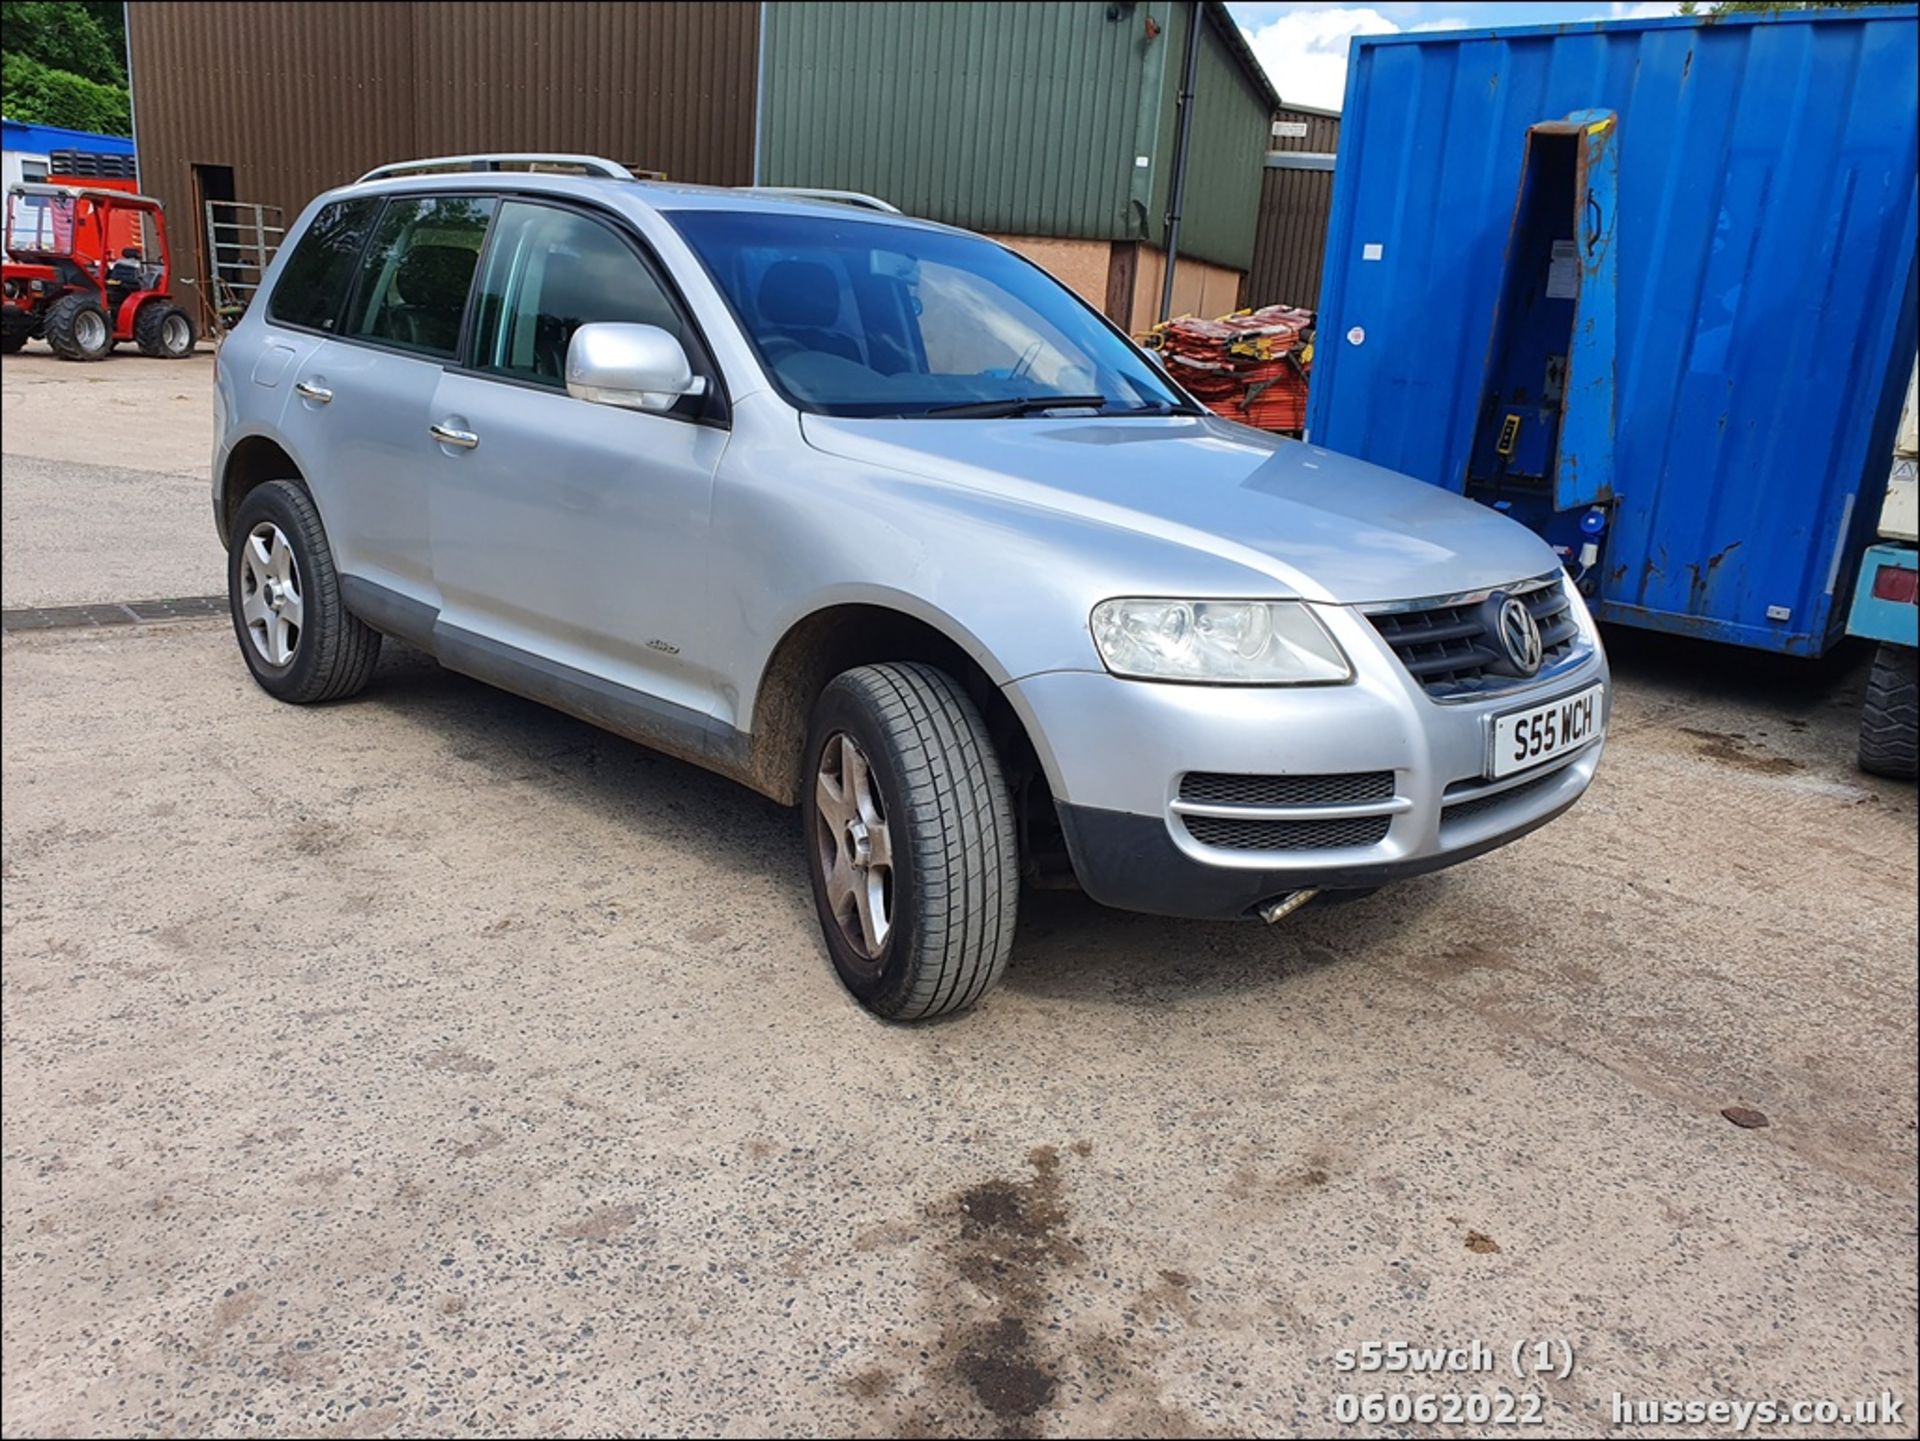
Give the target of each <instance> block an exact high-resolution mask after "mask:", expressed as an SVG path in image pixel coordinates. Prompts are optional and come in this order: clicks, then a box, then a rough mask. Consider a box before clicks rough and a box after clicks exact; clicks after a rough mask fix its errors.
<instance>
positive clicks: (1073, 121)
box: [759, 0, 1268, 269]
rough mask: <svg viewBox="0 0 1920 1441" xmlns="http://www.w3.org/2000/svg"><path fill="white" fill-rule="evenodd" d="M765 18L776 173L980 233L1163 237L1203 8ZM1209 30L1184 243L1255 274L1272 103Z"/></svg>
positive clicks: (940, 10) (943, 1)
mask: <svg viewBox="0 0 1920 1441" xmlns="http://www.w3.org/2000/svg"><path fill="white" fill-rule="evenodd" d="M1109 9H1114V10H1116V11H1117V12H1118V16H1119V18H1117V19H1112V20H1110V19H1108V18H1107V17H1108V12H1109ZM764 15H765V18H764V29H763V36H762V44H763V47H764V48H763V52H762V62H761V90H760V126H759V141H760V150H759V155H760V160H759V179H760V182H761V183H762V184H766V185H818V186H827V187H833V188H837V189H848V190H865V191H868V192H870V193H872V194H875V195H879V196H882V197H884V198H886V199H887V200H890V201H892V202H893V203H894V204H896V205H898V206H899V207H900V208H901V209H903V210H905V211H907V212H909V213H910V214H913V215H921V216H925V217H927V218H929V219H933V220H941V221H946V222H947V223H949V224H953V225H964V226H966V227H968V228H969V229H973V230H991V231H999V232H1001V233H1003V234H1016V235H1056V236H1067V237H1075V238H1086V239H1102V240H1133V239H1146V240H1152V241H1154V242H1156V243H1157V242H1158V241H1159V240H1160V239H1161V238H1162V236H1161V230H1162V228H1163V226H1162V222H1163V217H1164V215H1165V211H1166V174H1167V172H1168V171H1169V170H1170V169H1171V166H1172V158H1173V113H1174V96H1175V92H1176V91H1177V90H1178V88H1179V83H1180V69H1179V67H1180V61H1181V55H1182V53H1183V46H1184V45H1185V41H1186V6H1185V5H1184V4H1182V3H1175V0H1156V3H1148V4H1136V5H1124V6H1117V7H1110V6H1109V5H1108V4H1107V3H1105V0H1037V3H1029V4H1002V5H981V4H967V3H960V0H938V3H924V4H914V5H870V4H859V3H843V0H813V3H797V0H774V3H770V4H768V5H767V6H766V7H765V12H764ZM1149 18H1151V19H1152V20H1153V21H1154V23H1155V24H1156V25H1157V26H1158V27H1159V34H1158V36H1157V37H1156V38H1153V39H1149V38H1147V34H1146V31H1147V21H1148V19H1149ZM1202 29H1203V31H1204V32H1205V36H1206V48H1205V49H1204V50H1203V51H1202V52H1201V60H1200V69H1199V75H1198V82H1197V88H1198V89H1199V91H1200V94H1201V101H1200V105H1199V108H1198V110H1197V111H1196V112H1195V121H1194V135H1193V145H1192V150H1191V155H1190V161H1189V163H1190V165H1191V166H1192V169H1191V171H1190V172H1189V179H1188V185H1187V213H1186V217H1185V220H1184V222H1183V228H1182V231H1181V246H1180V248H1181V250H1182V251H1183V252H1184V253H1187V254H1191V255H1197V256H1199V257H1200V258H1201V259H1204V260H1211V261H1214V262H1216V263H1219V264H1223V265H1232V266H1237V267H1240V268H1242V269H1244V268H1245V267H1246V266H1247V264H1248V263H1249V261H1250V259H1251V257H1252V252H1253V222H1254V213H1255V210H1256V209H1257V207H1258V204H1259V196H1260V175H1261V155H1262V153H1263V151H1264V149H1265V145H1266V137H1267V119H1268V117H1267V114H1266V110H1265V101H1264V98H1263V97H1262V96H1261V95H1260V93H1259V92H1258V90H1257V89H1256V88H1255V86H1254V85H1253V84H1252V82H1251V81H1250V80H1249V79H1248V78H1247V77H1246V76H1245V75H1244V73H1243V72H1242V71H1241V70H1240V68H1239V66H1238V65H1237V64H1236V63H1235V61H1234V59H1233V57H1232V55H1231V54H1230V53H1229V51H1228V49H1227V46H1226V44H1225V42H1224V41H1223V40H1222V39H1221V37H1220V36H1219V35H1218V34H1216V33H1214V31H1213V25H1212V22H1211V21H1208V22H1205V23H1203V25H1202ZM1137 155H1147V156H1150V157H1151V158H1152V162H1153V163H1152V166H1151V168H1150V169H1149V170H1146V171H1141V170H1139V169H1138V168H1137V167H1136V166H1135V165H1134V157H1135V156H1137ZM1242 172H1243V173H1242ZM1149 192H1151V194H1150V193H1149Z"/></svg>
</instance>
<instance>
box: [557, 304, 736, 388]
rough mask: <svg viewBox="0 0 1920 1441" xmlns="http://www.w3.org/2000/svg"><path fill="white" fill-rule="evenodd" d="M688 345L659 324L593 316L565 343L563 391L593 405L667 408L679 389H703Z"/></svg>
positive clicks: (703, 379)
mask: <svg viewBox="0 0 1920 1441" xmlns="http://www.w3.org/2000/svg"><path fill="white" fill-rule="evenodd" d="M706 389H707V382H706V378H705V377H704V376H699V375H695V374H694V373H693V366H692V365H691V364H690V363H689V362H688V360H687V352H686V349H685V348H684V347H683V346H682V345H681V344H680V342H679V341H678V340H675V339H674V338H673V337H672V336H671V335H669V334H667V332H666V331H664V330H662V329H661V328H660V327H659V326H657V325H629V324H626V323H624V322H615V321H605V320H603V321H595V322H594V323H593V324H590V325H583V326H581V327H580V328H579V329H578V330H576V331H574V332H573V339H572V340H571V341H570V342H568V344H567V394H568V395H571V396H573V397H574V398H575V399H576V400H585V401H589V402H591V403H592V404H594V405H618V406H623V407H624V408H626V409H628V410H669V409H671V408H672V407H673V404H674V402H675V401H677V400H679V399H680V397H681V396H683V395H704V394H705V393H706Z"/></svg>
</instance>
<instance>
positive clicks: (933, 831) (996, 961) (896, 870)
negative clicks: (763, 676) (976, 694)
mask: <svg viewBox="0 0 1920 1441" xmlns="http://www.w3.org/2000/svg"><path fill="white" fill-rule="evenodd" d="M807 758H808V769H807V773H806V786H807V790H806V795H805V797H804V798H803V800H802V805H801V809H802V816H803V824H804V828H805V838H806V850H807V866H808V870H809V872H810V874H811V876H812V880H813V895H814V904H815V908H816V909H817V910H818V912H819V916H820V927H821V931H822V932H823V934H824V935H825V938H826V943H827V952H828V954H829V955H830V956H831V957H832V959H833V965H834V969H835V970H836V971H837V972H839V975H840V979H841V981H842V982H843V983H844V984H845V985H846V987H847V989H848V990H850V991H851V992H853V994H854V997H855V998H856V999H857V1000H859V1002H860V1004H861V1005H863V1006H865V1007H866V1008H867V1009H868V1010H870V1011H872V1012H874V1014H876V1015H879V1016H884V1017H885V1018H887V1019H888V1020H895V1021H917V1020H924V1019H926V1018H928V1017H930V1016H937V1015H942V1014H944V1013H946V1012H949V1011H957V1010H961V1009H963V1008H965V1007H967V1006H970V1005H972V1004H973V1003H974V1002H975V1001H977V1000H979V999H980V998H981V997H982V996H983V995H985V994H986V993H987V991H988V990H990V989H991V988H992V987H993V985H994V984H995V983H996V982H997V981H998V980H999V979H1000V977H1001V975H1002V974H1003V973H1004V971H1005V970H1006V965H1007V957H1008V956H1009V955H1010V954H1011V952H1012V950H1013V931H1014V923H1015V920H1016V917H1017V914H1018V906H1019V875H1020V866H1019V855H1018V849H1017V844H1016V841H1015V834H1014V822H1013V806H1012V802H1011V800H1010V798H1009V796H1008V792H1007V783H1006V779H1005V777H1004V776H1003V775H1002V773H1001V770H1000V760H999V757H998V755H996V754H995V752H994V748H993V743H992V741H991V740H990V739H989V738H988V735H987V729H986V724H985V722H984V721H982V719H981V717H980V712H979V711H978V710H977V709H976V708H975V706H974V704H973V702H972V701H971V700H970V699H968V697H967V694H966V692H965V691H964V690H962V689H961V688H960V686H959V684H958V683H957V682H955V681H954V679H953V678H952V677H951V676H949V675H947V674H946V673H945V672H944V671H940V670H936V669H934V668H933V667H932V666H928V665H921V664H918V663H889V664H885V665H871V666H861V667H859V668H858V669H855V670H850V671H847V672H845V673H843V674H841V675H839V676H837V677H835V679H834V680H833V682H832V683H831V684H829V685H828V686H827V688H826V690H825V691H824V692H823V693H822V694H821V697H820V700H819V703H818V704H817V705H816V706H815V707H814V715H813V726H812V729H811V731H810V733H809V737H808V741H807Z"/></svg>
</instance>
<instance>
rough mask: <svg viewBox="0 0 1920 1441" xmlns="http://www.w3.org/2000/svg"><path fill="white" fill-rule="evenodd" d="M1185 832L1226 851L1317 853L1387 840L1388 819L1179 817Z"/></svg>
mask: <svg viewBox="0 0 1920 1441" xmlns="http://www.w3.org/2000/svg"><path fill="white" fill-rule="evenodd" d="M1181 820H1182V821H1184V822H1185V824H1186V827H1187V833H1188V834H1189V835H1191V836H1192V837H1193V838H1194V839H1195V840H1196V841H1198V842H1200V844H1201V845H1203V846H1218V847H1219V848H1221V849H1222V850H1229V851H1318V850H1339V849H1344V848H1347V847H1352V846H1377V845H1379V844H1380V842H1381V841H1383V840H1385V839H1386V838H1387V827H1388V826H1389V825H1391V824H1392V817H1390V816H1351V817H1345V818H1342V819H1338V820H1325V821H1243V820H1229V819H1227V818H1226V817H1224V816H1182V817H1181Z"/></svg>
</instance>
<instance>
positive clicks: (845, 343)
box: [668, 210, 1188, 419]
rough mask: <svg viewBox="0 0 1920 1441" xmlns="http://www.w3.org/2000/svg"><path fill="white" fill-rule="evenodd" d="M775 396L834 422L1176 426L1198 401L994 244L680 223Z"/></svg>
mask: <svg viewBox="0 0 1920 1441" xmlns="http://www.w3.org/2000/svg"><path fill="white" fill-rule="evenodd" d="M668 218H669V219H670V220H671V221H672V222H673V224H674V225H675V226H676V227H677V228H678V229H679V231H680V233H681V234H682V235H683V236H684V237H685V238H686V240H687V243H688V244H689V245H691V246H692V247H693V249H694V251H695V252H696V253H697V254H698V255H699V257H700V259H701V262H702V263H703V264H704V265H705V266H706V268H707V271H708V273H709V274H710V275H712V277H713V279H714V281H715V283H716V284H717V285H718V286H719V287H720V289H721V291H722V292H723V293H724V294H725V296H726V299H727V303H728V304H729V306H731V308H732V310H733V313H734V315H735V317H736V318H737V319H738V320H739V323H740V327H741V329H742V330H743V331H744V332H745V333H746V336H747V338H748V340H749V341H750V342H751V343H752V345H753V347H754V349H755V350H756V351H757V352H758V353H759V356H760V359H761V361H762V363H763V364H764V365H765V366H766V368H767V370H768V372H769V374H770V375H771V376H772V377H773V379H774V381H775V383H776V384H777V385H778V386H779V387H780V389H781V390H782V391H783V392H784V393H785V394H786V396H787V398H788V399H789V400H791V401H792V402H793V403H794V404H795V405H797V406H799V407H800V408H802V409H804V410H811V411H815V412H818V413H821V414H826V415H847V416H925V417H933V418H948V417H950V418H956V419H957V418H963V417H966V416H984V415H995V414H1006V415H1011V414H1033V413H1044V410H1045V407H1046V406H1047V404H1048V403H1049V402H1050V401H1057V402H1058V403H1059V405H1060V406H1061V408H1065V407H1067V406H1069V405H1071V406H1072V407H1075V408H1087V409H1092V410H1097V411H1099V412H1100V413H1102V414H1108V415H1124V414H1142V415H1164V414H1167V413H1168V412H1170V411H1175V410H1186V409H1187V408H1188V405H1187V403H1186V402H1185V401H1184V400H1182V398H1181V397H1180V396H1179V395H1178V394H1177V393H1176V392H1175V391H1174V390H1173V389H1172V388H1171V387H1170V386H1169V385H1168V384H1167V382H1166V380H1165V379H1164V378H1163V377H1162V376H1160V374H1159V373H1158V371H1157V370H1156V369H1155V368H1154V366H1153V364H1152V362H1150V361H1148V360H1147V359H1146V358H1145V357H1144V356H1142V355H1141V354H1140V353H1139V352H1138V351H1136V350H1135V349H1134V348H1133V347H1132V346H1130V345H1128V344H1127V343H1126V341H1125V340H1123V339H1122V338H1121V337H1120V336H1119V335H1117V334H1116V333H1115V332H1114V331H1113V330H1112V329H1111V328H1109V327H1108V326H1107V325H1106V324H1105V323H1104V322H1103V321H1102V320H1101V319H1100V317H1099V316H1098V315H1096V314H1095V313H1094V312H1093V311H1092V310H1091V309H1089V308H1088V307H1087V306H1086V305H1085V304H1084V303H1083V302H1082V301H1081V300H1080V299H1079V298H1078V297H1076V296H1075V295H1073V293H1072V292H1070V291H1068V290H1067V289H1065V288H1064V287H1063V286H1061V285H1060V284H1059V283H1058V282H1057V281H1055V280H1053V279H1052V278H1051V277H1050V276H1048V275H1047V274H1046V272H1044V271H1042V270H1040V269H1039V268H1038V267H1037V266H1034V265H1031V264H1029V263H1028V262H1027V261H1025V260H1022V259H1021V258H1020V257H1019V256H1017V255H1014V254H1012V253H1011V252H1010V251H1008V250H1006V249H1004V248H1002V247H1001V246H999V245H996V244H994V243H992V242H991V241H987V240H982V239H980V238H979V237H978V236H972V235H966V234H962V233H959V232H948V231H940V230H924V229H920V228H918V227H913V226H905V225H895V224H888V223H885V222H874V221H870V220H863V219H860V218H858V217H857V216H853V215H849V216H848V218H846V219H844V220H843V219H841V218H839V217H838V216H834V217H827V216H820V215H805V214H798V215H782V214H768V213H766V212H764V211H732V210H700V211H673V212H670V213H669V217H668Z"/></svg>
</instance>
